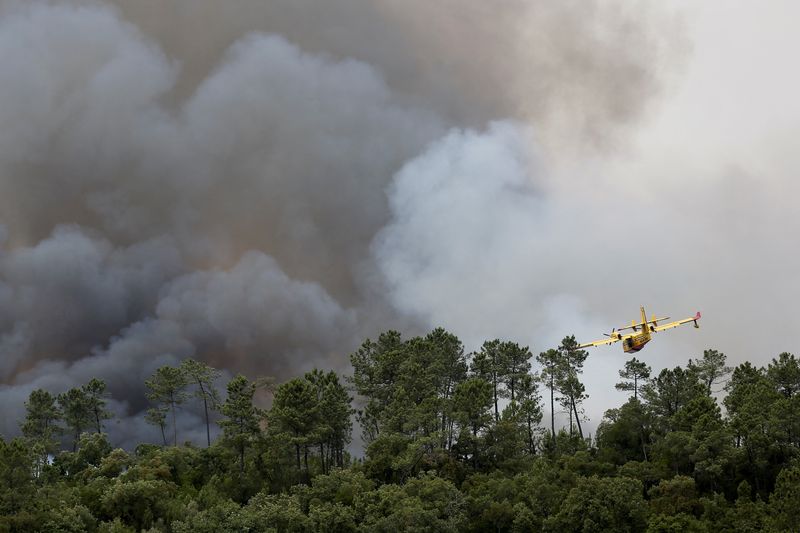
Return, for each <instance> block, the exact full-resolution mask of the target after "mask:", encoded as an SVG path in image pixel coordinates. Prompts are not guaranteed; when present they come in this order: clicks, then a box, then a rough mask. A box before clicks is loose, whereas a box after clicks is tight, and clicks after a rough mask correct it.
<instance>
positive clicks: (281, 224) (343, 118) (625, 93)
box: [0, 0, 663, 444]
mask: <svg viewBox="0 0 800 533" xmlns="http://www.w3.org/2000/svg"><path fill="white" fill-rule="evenodd" d="M587 10H588V11H587ZM650 21H651V16H650V15H649V14H648V13H644V12H640V11H635V12H631V11H629V10H623V9H622V8H621V7H620V6H613V5H610V4H605V3H603V5H602V6H601V5H600V3H597V4H592V5H588V6H587V4H585V3H583V2H581V3H577V2H576V3H572V2H559V3H557V4H555V3H550V2H527V1H525V2H522V1H517V0H509V1H507V2H501V3H500V4H492V5H491V6H490V5H489V4H486V3H485V2H478V1H474V2H473V1H467V2H465V1H463V0H462V1H458V2H455V1H453V2H444V3H437V4H435V5H434V4H431V3H429V2H422V1H411V2H409V1H404V2H394V1H386V2H379V3H375V2H371V1H366V0H336V1H331V2H305V1H301V2H298V1H288V0H286V1H284V0H275V1H271V2H263V1H256V0H245V1H243V2H236V3H224V4H223V3H220V2H211V1H205V0H191V1H189V0H180V1H176V2H170V3H167V4H165V3H163V2H151V1H122V0H120V1H118V2H115V3H113V5H112V3H99V2H81V1H75V2H66V3H64V2H60V3H48V2H24V3H23V2H15V1H6V2H0V87H2V90H0V123H1V124H3V128H2V129H1V130H0V228H1V230H0V377H1V379H2V380H3V383H4V384H3V385H0V401H2V403H3V405H4V406H5V407H4V409H6V416H5V417H4V420H3V423H2V425H0V433H2V434H6V435H10V434H14V433H16V431H17V429H16V424H17V421H18V420H19V419H20V418H21V417H22V416H23V414H22V413H23V411H22V404H23V401H24V399H25V398H26V397H27V395H28V394H29V392H30V391H31V390H32V389H34V388H37V387H44V388H48V389H50V390H52V391H54V392H58V391H61V390H64V389H67V388H69V387H71V386H76V385H79V384H81V383H84V382H85V381H87V380H88V379H89V378H91V377H101V378H103V379H105V380H106V381H107V382H108V384H109V387H110V389H111V392H112V394H113V395H114V397H115V398H116V399H117V400H116V401H115V404H114V408H115V410H116V411H117V413H118V415H119V416H120V417H121V418H123V419H125V418H126V417H129V418H130V420H127V421H126V422H125V423H122V424H117V425H115V426H113V427H112V428H111V430H112V437H113V438H114V439H115V440H116V441H117V442H118V443H122V444H130V443H131V442H133V441H134V440H137V439H140V438H141V434H138V435H137V434H135V433H134V432H138V431H144V430H143V425H142V420H141V412H142V410H143V409H144V408H145V407H146V402H145V400H144V397H143V394H142V388H143V382H144V379H145V378H147V377H148V376H149V375H150V374H151V373H152V372H153V371H154V369H155V368H157V367H158V366H161V365H164V364H174V363H177V362H179V361H180V360H182V359H184V358H186V357H190V356H191V357H196V358H200V359H203V360H206V361H208V362H210V363H211V364H214V365H216V366H219V367H221V368H224V369H226V371H228V372H230V373H235V372H247V373H248V374H250V375H257V374H266V375H274V376H276V377H278V378H285V377H287V376H290V375H293V374H297V373H299V372H302V371H304V370H307V369H308V368H310V367H312V366H314V365H321V366H325V367H332V368H345V367H346V355H347V353H349V352H350V351H351V350H353V349H354V348H355V347H356V346H357V344H358V343H359V342H360V340H361V339H362V338H363V337H364V336H366V335H374V334H375V333H376V332H377V331H379V330H381V329H386V328H389V327H392V328H398V329H403V330H405V331H408V332H409V333H412V332H419V331H423V330H424V328H427V327H429V326H430V325H435V324H439V323H443V324H445V325H447V326H448V327H453V328H454V330H455V332H456V333H457V334H459V335H462V336H463V337H464V338H465V339H469V340H470V342H476V341H477V340H479V339H481V338H485V337H495V336H506V335H508V336H519V335H520V334H521V333H522V332H523V331H525V328H526V327H527V318H526V315H525V314H522V313H521V312H520V310H521V309H523V308H526V307H529V306H533V308H534V309H541V307H542V305H545V304H543V303H542V302H546V305H550V306H556V307H558V306H560V308H562V309H565V310H568V311H569V310H571V311H570V312H573V313H574V314H575V316H580V315H581V313H582V311H583V309H582V308H581V306H582V305H584V304H583V303H582V302H583V300H582V299H581V298H577V299H576V298H575V296H574V294H576V292H578V291H575V290H571V289H569V288H568V287H567V288H565V287H564V286H563V284H562V286H561V287H560V288H559V286H558V284H556V283H555V282H551V281H548V280H549V279H551V276H552V279H558V280H565V279H567V277H566V276H565V275H563V269H562V268H561V267H560V266H559V265H560V263H559V261H562V260H567V259H572V257H571V256H570V255H569V254H567V255H566V256H565V255H558V253H557V252H553V251H552V249H553V246H556V245H558V244H559V242H562V241H561V240H560V239H563V238H564V235H567V236H569V235H570V234H571V233H570V231H573V232H578V231H580V230H582V229H583V228H582V227H581V226H580V225H575V224H573V225H570V222H569V220H570V219H569V217H568V216H566V214H565V213H564V212H563V209H566V208H567V206H566V205H565V202H562V199H563V198H564V196H563V192H562V193H559V192H557V191H554V190H553V184H554V178H553V176H554V175H555V174H554V173H553V172H551V170H550V169H548V168H547V167H546V164H545V162H546V161H547V157H543V156H541V155H540V154H539V153H538V152H537V151H536V150H534V147H535V146H537V143H536V142H534V140H536V141H539V142H540V144H541V145H542V146H554V145H555V143H557V142H558V143H561V144H559V146H561V145H563V142H562V141H563V139H565V138H568V139H570V141H569V144H570V146H572V147H573V148H578V149H579V148H580V147H581V146H584V145H587V144H588V145H601V146H606V145H609V144H610V143H613V142H614V140H615V139H618V138H620V135H621V134H622V133H624V132H623V130H624V128H625V127H626V126H627V125H628V124H629V123H630V122H631V121H632V120H633V119H635V118H636V117H638V116H639V115H640V114H641V112H642V111H643V109H645V107H646V106H647V104H648V103H649V101H650V97H651V96H652V95H653V94H655V93H656V92H657V89H658V79H657V77H656V75H655V72H656V69H655V68H653V62H654V61H655V59H656V58H658V57H659V54H660V52H661V50H662V47H661V44H662V37H663V34H662V32H660V31H659V32H654V31H653V29H652V28H654V27H655V26H653V25H652V24H651V23H650ZM496 119H511V121H507V122H497V123H492V124H491V125H488V124H489V122H490V121H493V120H496ZM547 176H550V177H547ZM554 223H555V224H564V223H566V224H567V226H566V228H567V229H564V230H563V233H561V232H559V233H558V234H555V233H552V232H551V225H552V224H554ZM556 235H558V236H556ZM589 237H592V238H594V237H595V235H594V234H593V233H591V234H589ZM567 238H569V237H567ZM570 272H573V271H571V270H570ZM528 276H530V278H531V279H533V280H536V281H535V283H534V282H532V283H531V284H528V283H521V284H520V283H517V284H514V283H513V282H514V280H517V281H520V280H525V279H526V277H528ZM548 284H552V287H553V289H552V290H551V291H543V290H541V287H542V286H548ZM547 302H549V303H547ZM451 304H452V305H451ZM476 305H477V306H480V313H475V312H474V311H475V309H476ZM575 309H579V310H578V311H575ZM543 315H544V314H542V316H543ZM490 317H491V318H490ZM542 331H545V329H543V330H542ZM549 340H550V339H548V341H549ZM198 421H199V419H197V418H196V417H194V416H193V415H191V414H188V415H187V416H186V417H185V418H184V419H183V420H182V422H181V424H182V426H183V427H184V429H185V430H186V431H188V432H189V433H188V435H189V436H190V437H191V436H193V435H195V434H197V433H196V429H197V428H196V426H197V423H198ZM193 432H195V433H193ZM151 435H152V437H153V438H154V439H157V436H156V435H155V433H151Z"/></svg>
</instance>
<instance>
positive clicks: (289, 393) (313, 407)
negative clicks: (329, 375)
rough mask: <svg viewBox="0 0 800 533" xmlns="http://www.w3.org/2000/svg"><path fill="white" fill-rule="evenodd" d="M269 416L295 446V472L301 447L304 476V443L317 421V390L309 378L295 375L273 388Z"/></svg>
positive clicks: (314, 429) (306, 462)
mask: <svg viewBox="0 0 800 533" xmlns="http://www.w3.org/2000/svg"><path fill="white" fill-rule="evenodd" d="M270 419H271V420H272V421H273V423H274V424H275V425H276V426H277V428H278V429H279V430H282V431H284V432H286V433H287V434H288V435H289V438H290V439H291V442H292V444H293V445H294V447H295V454H296V455H295V458H296V465H297V470H298V472H299V471H300V470H301V466H300V450H301V449H302V450H303V451H304V465H305V471H306V475H307V476H308V445H309V444H310V443H311V442H313V437H314V432H315V431H316V430H317V428H318V424H319V405H318V403H317V392H316V390H315V388H314V385H312V384H311V383H310V382H308V381H307V380H305V379H301V378H295V379H292V380H291V381H287V382H286V383H284V384H282V385H280V386H279V387H278V388H277V389H276V390H275V398H274V400H273V402H272V410H271V412H270Z"/></svg>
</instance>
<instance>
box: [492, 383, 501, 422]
mask: <svg viewBox="0 0 800 533" xmlns="http://www.w3.org/2000/svg"><path fill="white" fill-rule="evenodd" d="M492 382H493V383H494V387H492V388H493V389H494V421H495V422H498V421H499V420H500V411H498V410H497V372H495V373H493V374H492Z"/></svg>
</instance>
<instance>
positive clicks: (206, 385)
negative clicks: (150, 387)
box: [181, 359, 221, 446]
mask: <svg viewBox="0 0 800 533" xmlns="http://www.w3.org/2000/svg"><path fill="white" fill-rule="evenodd" d="M181 371H182V372H183V374H184V376H186V380H187V382H188V383H190V384H192V385H193V386H194V387H195V391H194V394H193V396H194V397H195V398H197V399H199V400H201V401H202V402H203V412H204V413H205V420H206V440H207V445H208V446H211V422H210V419H209V414H208V412H209V410H211V411H216V410H217V409H218V408H219V404H220V401H219V393H218V392H217V389H216V388H215V387H214V383H215V382H216V381H217V379H219V377H220V375H221V373H220V371H219V370H217V369H216V368H212V367H210V366H209V365H207V364H205V363H203V362H200V361H195V360H194V359H184V360H183V361H182V362H181Z"/></svg>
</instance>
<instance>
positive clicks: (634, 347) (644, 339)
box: [622, 332, 652, 353]
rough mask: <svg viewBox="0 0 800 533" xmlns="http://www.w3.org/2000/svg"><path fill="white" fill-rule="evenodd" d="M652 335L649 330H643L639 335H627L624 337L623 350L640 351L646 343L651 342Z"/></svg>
mask: <svg viewBox="0 0 800 533" xmlns="http://www.w3.org/2000/svg"><path fill="white" fill-rule="evenodd" d="M650 339H652V337H651V336H650V333H649V332H642V333H639V334H638V335H631V336H630V337H626V338H624V339H622V350H623V351H624V352H625V353H631V352H638V351H639V350H641V349H642V348H644V345H645V344H647V343H648V342H650Z"/></svg>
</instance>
